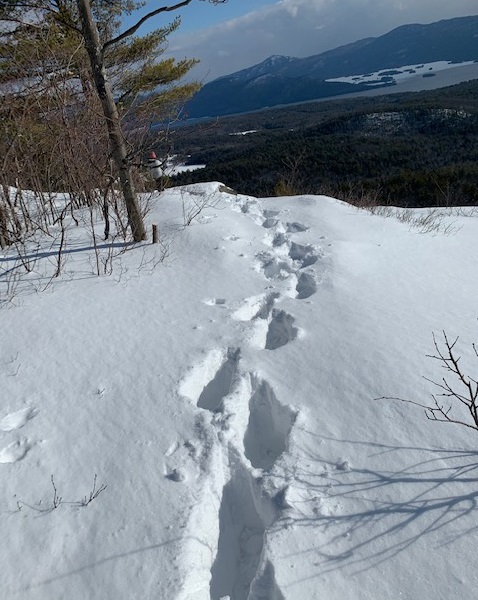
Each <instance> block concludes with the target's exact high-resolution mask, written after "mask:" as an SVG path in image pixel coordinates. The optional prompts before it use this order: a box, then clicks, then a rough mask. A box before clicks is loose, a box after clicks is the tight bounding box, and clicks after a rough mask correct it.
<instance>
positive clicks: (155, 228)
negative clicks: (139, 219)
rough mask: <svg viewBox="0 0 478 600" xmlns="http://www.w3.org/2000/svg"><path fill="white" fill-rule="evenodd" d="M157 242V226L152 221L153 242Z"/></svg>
mask: <svg viewBox="0 0 478 600" xmlns="http://www.w3.org/2000/svg"><path fill="white" fill-rule="evenodd" d="M157 243H158V226H157V225H156V224H154V223H153V244H157Z"/></svg>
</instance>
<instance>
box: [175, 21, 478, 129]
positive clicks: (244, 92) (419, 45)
mask: <svg viewBox="0 0 478 600" xmlns="http://www.w3.org/2000/svg"><path fill="white" fill-rule="evenodd" d="M477 60H478V16H469V17H457V18H454V19H447V20H441V21H437V22H435V23H431V24H428V25H421V24H417V23H414V24H407V25H400V26H399V27H397V28H395V29H393V30H391V31H389V32H388V33H386V34H384V35H382V36H379V37H369V38H364V39H361V40H357V41H355V42H352V43H350V44H346V45H343V46H339V47H337V48H334V49H332V50H327V51H326V52H323V53H321V54H316V55H312V56H308V57H305V58H296V57H291V56H282V55H273V56H270V57H269V58H267V59H265V60H264V61H262V62H261V63H258V64H256V65H253V66H251V67H248V68H246V69H242V70H240V71H237V72H235V73H231V74H230V75H225V76H222V77H220V78H218V79H215V80H213V81H211V82H210V83H207V84H206V85H205V86H204V87H203V88H202V89H201V90H200V91H199V92H198V93H197V94H196V95H195V96H194V98H193V99H192V100H191V101H190V102H189V103H188V104H187V107H186V110H187V113H188V115H189V116H190V117H192V118H196V117H204V116H220V115H226V114H233V113H240V112H246V111H250V110H260V109H261V108H266V107H269V106H277V105H279V104H289V103H292V102H301V101H307V100H313V99H319V98H326V97H330V96H334V95H341V94H347V93H351V92H359V91H363V90H367V89H370V84H371V82H358V83H353V82H336V81H335V82H334V81H328V80H330V79H334V78H340V77H347V76H361V75H364V74H366V73H374V72H380V71H383V70H387V69H388V70H390V69H397V68H400V67H405V66H407V65H418V64H419V63H433V62H438V61H448V62H450V63H461V62H465V61H477ZM265 75H267V76H268V81H267V82H266V81H264V80H262V81H260V82H258V83H260V88H261V89H260V91H257V90H256V88H255V85H254V82H256V81H257V80H258V79H259V78H262V77H264V76H265ZM394 84H395V81H394V80H393V79H391V78H390V77H389V78H388V79H387V78H383V80H380V81H374V82H373V85H374V87H380V86H383V87H389V86H391V85H394ZM257 87H259V86H257Z"/></svg>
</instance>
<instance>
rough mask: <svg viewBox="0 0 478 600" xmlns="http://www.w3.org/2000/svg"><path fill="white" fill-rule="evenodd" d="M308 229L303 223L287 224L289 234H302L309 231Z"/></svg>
mask: <svg viewBox="0 0 478 600" xmlns="http://www.w3.org/2000/svg"><path fill="white" fill-rule="evenodd" d="M308 229H309V228H308V227H307V226H306V225H302V223H297V222H295V221H294V222H293V223H286V230H287V233H301V232H302V231H308Z"/></svg>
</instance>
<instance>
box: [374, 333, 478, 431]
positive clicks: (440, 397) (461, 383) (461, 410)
mask: <svg viewBox="0 0 478 600" xmlns="http://www.w3.org/2000/svg"><path fill="white" fill-rule="evenodd" d="M458 339H459V338H458V337H457V338H455V340H454V341H453V342H452V341H450V339H449V338H448V336H447V334H446V332H445V331H443V340H442V342H441V344H440V343H439V342H438V341H437V339H436V336H435V335H433V343H434V346H435V354H432V355H427V356H428V358H431V359H433V360H436V361H438V363H439V364H440V367H441V368H442V369H444V370H445V372H446V373H447V375H446V376H444V377H442V378H441V380H439V381H434V380H432V379H429V378H427V377H425V378H424V379H425V380H426V381H429V382H430V383H432V384H433V386H434V387H435V388H437V390H438V392H437V393H435V394H432V402H431V403H429V404H424V403H422V402H417V401H415V400H408V399H404V398H393V397H388V396H383V397H382V398H378V400H399V401H400V402H406V403H408V404H413V405H414V406H418V407H420V408H422V409H423V410H424V411H425V415H426V417H427V419H429V420H430V421H438V422H440V423H454V424H456V425H463V426H464V427H468V428H470V429H475V430H476V431H478V381H477V380H476V379H474V378H473V377H470V376H469V375H467V374H466V373H465V372H464V370H463V369H462V367H461V365H460V360H461V357H460V356H458V355H457V352H456V348H455V347H456V344H457V342H458ZM472 347H473V352H474V354H475V356H476V357H477V358H478V349H477V347H476V345H475V344H473V345H472Z"/></svg>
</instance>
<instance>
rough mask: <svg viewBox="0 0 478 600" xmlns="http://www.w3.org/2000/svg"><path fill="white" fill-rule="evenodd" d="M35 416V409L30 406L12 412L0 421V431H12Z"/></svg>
mask: <svg viewBox="0 0 478 600" xmlns="http://www.w3.org/2000/svg"><path fill="white" fill-rule="evenodd" d="M34 416H35V409H34V408H33V407H31V406H27V408H22V409H21V410H17V411H16V412H12V413H10V414H8V415H6V416H5V417H3V419H2V420H1V421H0V430H1V431H14V430H16V429H20V428H21V427H23V426H24V425H25V424H26V423H27V422H28V421H29V420H30V419H33V417H34Z"/></svg>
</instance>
